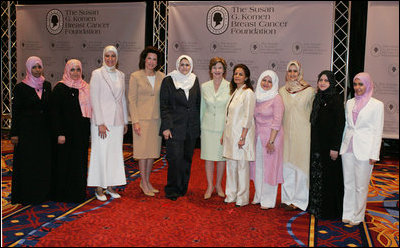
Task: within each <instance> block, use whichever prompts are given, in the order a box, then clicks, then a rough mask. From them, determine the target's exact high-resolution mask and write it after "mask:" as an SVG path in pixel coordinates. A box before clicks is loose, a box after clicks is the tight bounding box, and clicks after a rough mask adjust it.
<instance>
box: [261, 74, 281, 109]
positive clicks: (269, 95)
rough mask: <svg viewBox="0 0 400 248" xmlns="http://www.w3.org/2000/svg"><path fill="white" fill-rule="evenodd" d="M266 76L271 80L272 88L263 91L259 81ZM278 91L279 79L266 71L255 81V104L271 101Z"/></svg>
mask: <svg viewBox="0 0 400 248" xmlns="http://www.w3.org/2000/svg"><path fill="white" fill-rule="evenodd" d="M266 76H270V77H271V79H272V88H271V89H269V90H264V89H263V88H262V87H261V81H262V80H263V78H265V77H266ZM278 89H279V78H278V75H276V73H275V72H274V71H271V70H267V71H264V72H263V73H261V75H260V77H259V78H258V81H257V87H256V100H257V102H264V101H268V100H271V99H273V98H274V97H275V96H276V95H277V94H278Z"/></svg>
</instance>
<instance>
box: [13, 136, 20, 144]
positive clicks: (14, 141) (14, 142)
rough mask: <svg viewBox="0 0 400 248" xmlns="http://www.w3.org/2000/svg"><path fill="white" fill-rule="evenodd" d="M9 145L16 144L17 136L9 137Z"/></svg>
mask: <svg viewBox="0 0 400 248" xmlns="http://www.w3.org/2000/svg"><path fill="white" fill-rule="evenodd" d="M11 144H13V145H17V144H18V136H12V137H11Z"/></svg>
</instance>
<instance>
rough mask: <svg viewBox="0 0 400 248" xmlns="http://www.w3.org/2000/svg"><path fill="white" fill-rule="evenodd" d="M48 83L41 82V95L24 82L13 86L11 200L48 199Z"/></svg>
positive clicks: (22, 202)
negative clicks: (14, 141) (14, 140)
mask: <svg viewBox="0 0 400 248" xmlns="http://www.w3.org/2000/svg"><path fill="white" fill-rule="evenodd" d="M50 93H51V84H50V83H49V82H47V81H44V83H43V91H42V97H41V98H39V96H38V95H37V94H36V92H35V89H34V88H32V87H30V86H28V85H27V84H25V83H19V84H17V85H16V86H15V88H14V99H13V103H12V125H11V136H17V137H18V144H17V145H16V146H15V147H14V157H13V172H12V185H11V203H12V204H16V203H20V204H23V205H29V204H37V203H40V202H43V201H46V200H48V199H49V192H50V178H51V140H50V139H51V138H50V137H51V130H50V117H49V98H50Z"/></svg>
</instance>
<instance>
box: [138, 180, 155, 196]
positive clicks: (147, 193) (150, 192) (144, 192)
mask: <svg viewBox="0 0 400 248" xmlns="http://www.w3.org/2000/svg"><path fill="white" fill-rule="evenodd" d="M139 187H140V188H141V189H142V191H143V194H145V195H147V196H155V194H154V193H153V192H152V191H149V192H146V191H144V189H143V186H142V182H140V184H139Z"/></svg>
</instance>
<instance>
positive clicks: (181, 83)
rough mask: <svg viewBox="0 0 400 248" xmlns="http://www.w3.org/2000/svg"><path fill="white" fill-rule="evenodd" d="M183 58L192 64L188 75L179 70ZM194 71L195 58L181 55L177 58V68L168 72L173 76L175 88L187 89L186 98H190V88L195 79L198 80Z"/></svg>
mask: <svg viewBox="0 0 400 248" xmlns="http://www.w3.org/2000/svg"><path fill="white" fill-rule="evenodd" d="M182 59H187V60H188V61H189V64H190V70H189V72H188V73H187V74H186V75H183V74H182V73H181V72H180V71H179V64H180V62H181V60H182ZM192 71H193V60H192V58H191V57H189V56H187V55H181V56H180V57H179V58H178V59H177V60H176V70H174V71H172V72H171V73H169V74H168V76H171V77H172V80H173V81H174V85H175V88H177V89H182V90H184V91H185V94H186V98H187V99H189V90H190V89H191V88H192V87H193V85H194V81H195V80H196V75H195V74H194V73H192Z"/></svg>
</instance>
